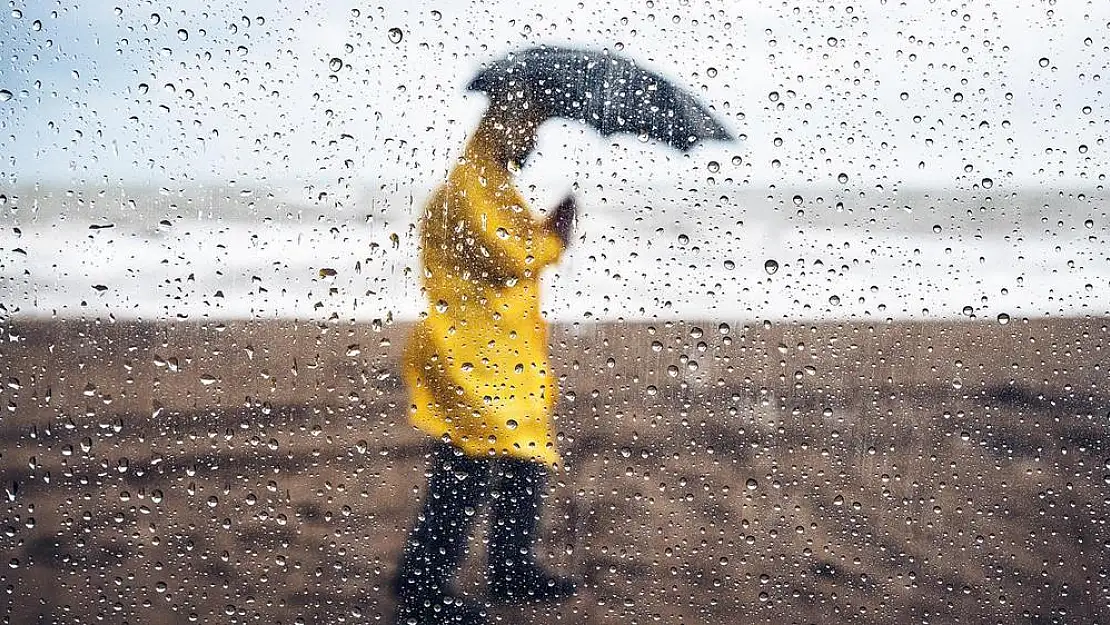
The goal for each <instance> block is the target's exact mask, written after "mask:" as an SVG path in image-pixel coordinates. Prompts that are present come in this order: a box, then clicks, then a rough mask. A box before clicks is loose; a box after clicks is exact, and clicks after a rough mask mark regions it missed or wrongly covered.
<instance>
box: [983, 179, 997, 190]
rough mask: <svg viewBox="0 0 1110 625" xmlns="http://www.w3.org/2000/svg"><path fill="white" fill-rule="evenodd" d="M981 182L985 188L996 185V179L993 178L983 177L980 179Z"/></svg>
mask: <svg viewBox="0 0 1110 625" xmlns="http://www.w3.org/2000/svg"><path fill="white" fill-rule="evenodd" d="M980 184H982V185H983V188H984V189H989V188H991V187H993V186H994V181H993V180H991V179H990V178H983V180H982V181H980Z"/></svg>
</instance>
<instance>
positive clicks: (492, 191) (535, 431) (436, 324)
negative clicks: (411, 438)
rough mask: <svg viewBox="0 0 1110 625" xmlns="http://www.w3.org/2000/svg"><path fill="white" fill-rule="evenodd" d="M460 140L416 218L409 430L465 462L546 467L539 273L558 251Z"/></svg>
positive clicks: (546, 373) (503, 174) (499, 175)
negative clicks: (418, 249) (419, 310)
mask: <svg viewBox="0 0 1110 625" xmlns="http://www.w3.org/2000/svg"><path fill="white" fill-rule="evenodd" d="M490 152H491V151H490V150H489V149H488V145H487V144H486V143H485V139H483V138H482V136H481V135H477V136H475V137H474V138H472V139H471V140H470V142H469V144H468V145H467V147H466V150H465V153H464V155H463V158H462V159H461V161H460V162H459V164H458V165H456V167H455V169H454V170H453V171H452V172H451V175H450V176H449V177H448V180H447V182H446V184H444V185H443V186H442V187H440V189H439V190H438V191H437V192H436V193H435V194H434V195H433V196H432V198H431V200H430V201H429V202H428V204H427V207H426V208H425V210H424V215H423V220H422V231H421V239H422V247H423V250H422V260H423V265H424V292H425V294H426V296H427V298H428V312H427V316H426V317H424V318H423V319H422V320H421V321H420V322H419V323H418V324H417V325H416V327H415V328H414V329H413V332H412V335H411V337H410V339H409V342H408V345H407V346H406V349H405V356H404V364H403V367H404V378H405V383H406V384H407V385H408V388H409V392H410V394H411V395H410V397H411V402H412V404H411V407H410V417H411V421H412V424H413V425H415V426H416V427H417V428H419V429H421V430H422V431H424V432H426V433H428V434H429V435H431V436H433V437H436V438H438V439H441V440H447V441H449V442H451V443H452V444H453V445H455V446H457V447H459V448H461V449H462V450H463V451H464V452H465V453H466V454H468V455H470V456H474V457H491V456H505V455H507V456H511V457H514V458H521V459H525V460H534V461H537V462H541V463H545V464H550V465H555V464H557V463H558V462H559V454H558V452H557V451H556V449H555V441H554V438H553V436H552V430H551V415H552V412H553V410H554V408H555V402H556V399H557V395H558V388H557V386H556V381H555V377H554V375H553V374H552V372H551V366H550V363H549V362H548V359H547V324H546V323H545V322H544V320H543V319H542V318H541V316H540V306H539V296H540V284H539V276H540V271H541V270H542V269H543V268H544V267H546V266H547V265H550V264H551V263H554V262H555V261H557V260H558V259H559V256H560V255H561V254H562V251H563V245H562V242H561V241H560V239H559V237H558V236H557V235H556V234H555V233H554V232H553V231H551V230H550V229H549V228H548V227H547V226H546V224H544V223H542V222H539V221H537V220H535V219H534V218H533V217H532V215H531V213H530V211H529V209H528V206H527V205H526V203H525V201H524V199H523V198H522V197H521V196H520V194H519V193H518V192H517V190H516V188H515V187H514V186H513V184H512V180H511V174H510V172H509V171H508V170H507V169H506V168H505V166H504V165H502V164H501V163H498V162H496V161H495V160H494V159H492V158H490V157H489V156H488V154H490Z"/></svg>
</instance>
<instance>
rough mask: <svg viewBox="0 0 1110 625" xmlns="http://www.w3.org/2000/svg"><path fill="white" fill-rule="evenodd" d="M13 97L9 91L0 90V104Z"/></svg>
mask: <svg viewBox="0 0 1110 625" xmlns="http://www.w3.org/2000/svg"><path fill="white" fill-rule="evenodd" d="M13 97H15V96H13V95H12V92H11V91H8V90H7V89H0V102H7V101H8V100H11V99H12V98H13Z"/></svg>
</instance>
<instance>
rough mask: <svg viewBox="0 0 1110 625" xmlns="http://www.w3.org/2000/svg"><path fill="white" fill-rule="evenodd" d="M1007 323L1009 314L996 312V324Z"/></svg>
mask: <svg viewBox="0 0 1110 625" xmlns="http://www.w3.org/2000/svg"><path fill="white" fill-rule="evenodd" d="M1007 323H1010V315H1007V314H1006V313H998V324H999V325H1006V324H1007Z"/></svg>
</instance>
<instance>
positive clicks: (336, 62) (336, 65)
mask: <svg viewBox="0 0 1110 625" xmlns="http://www.w3.org/2000/svg"><path fill="white" fill-rule="evenodd" d="M328 69H330V70H331V71H333V72H338V71H339V70H341V69H343V59H341V58H339V57H332V60H330V61H328Z"/></svg>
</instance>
